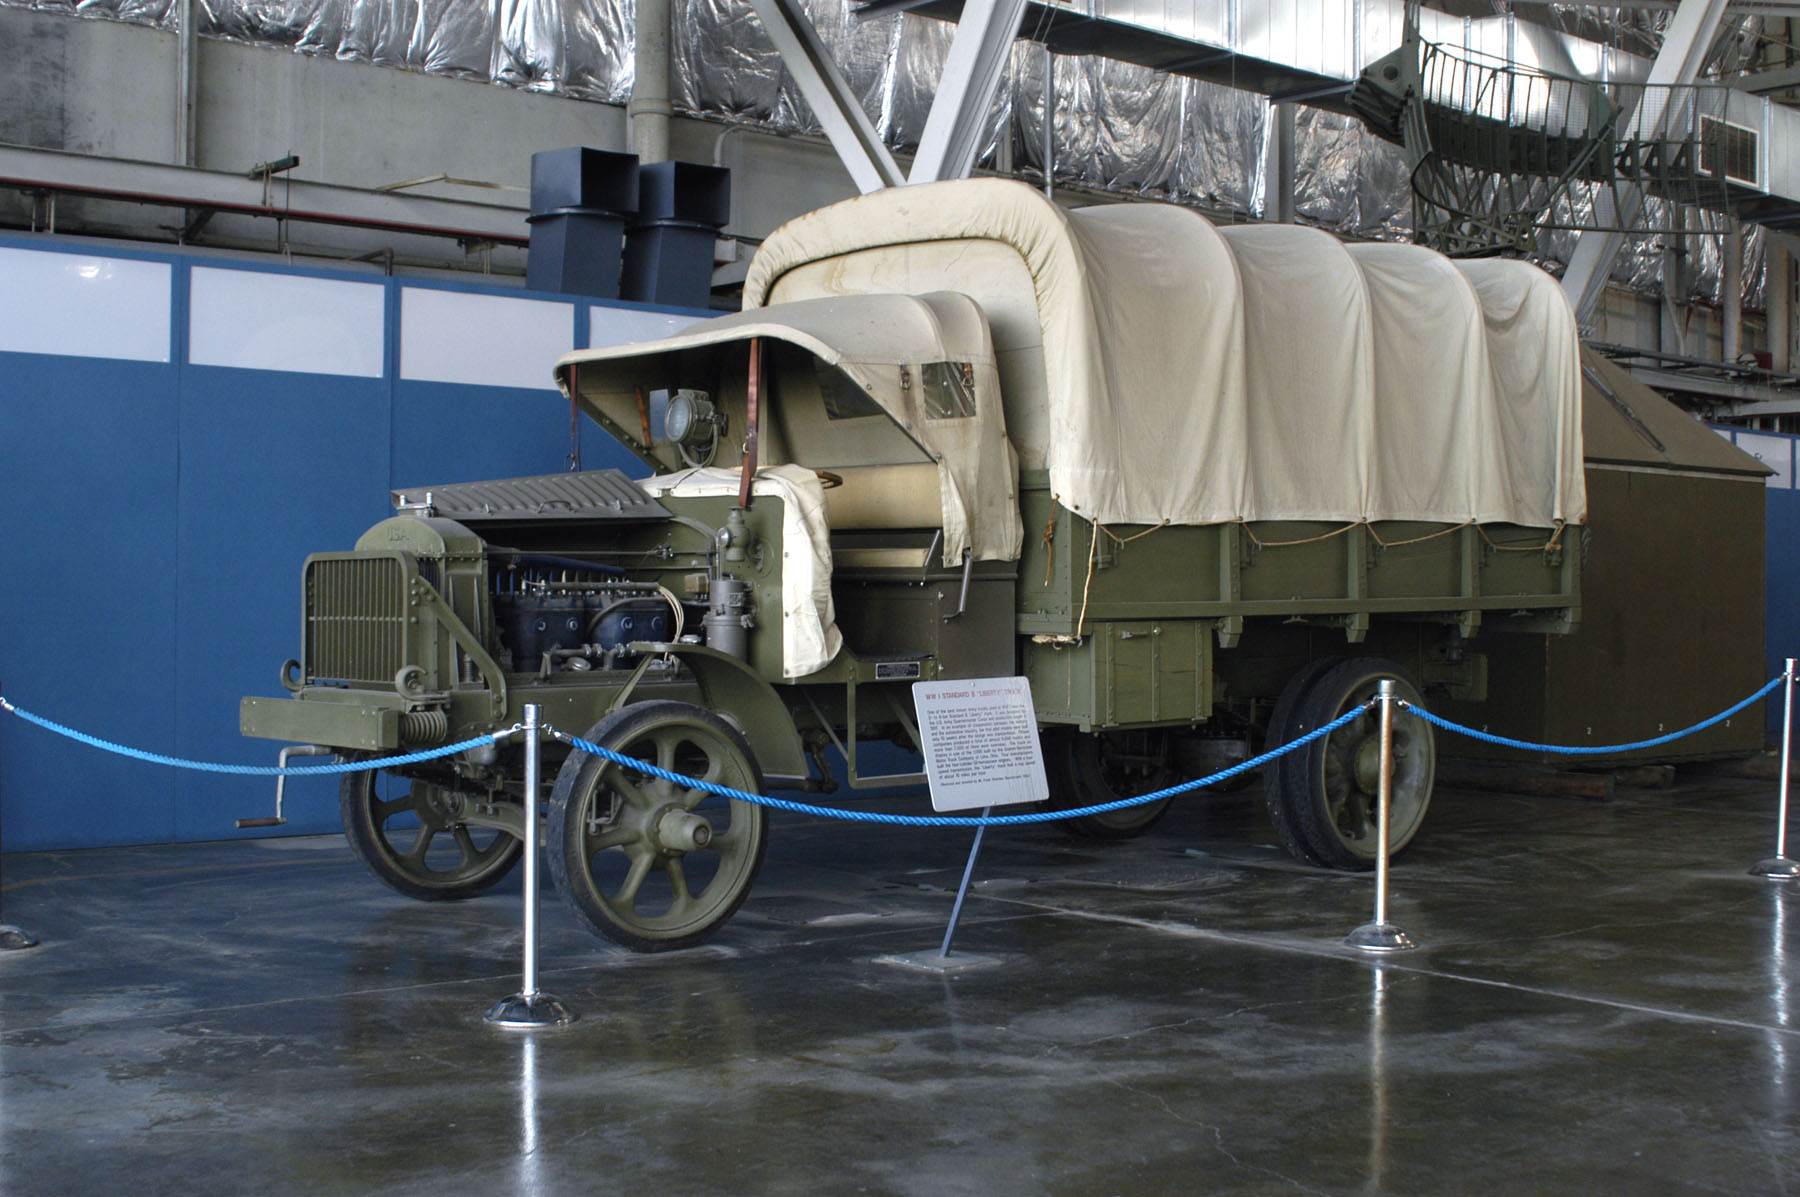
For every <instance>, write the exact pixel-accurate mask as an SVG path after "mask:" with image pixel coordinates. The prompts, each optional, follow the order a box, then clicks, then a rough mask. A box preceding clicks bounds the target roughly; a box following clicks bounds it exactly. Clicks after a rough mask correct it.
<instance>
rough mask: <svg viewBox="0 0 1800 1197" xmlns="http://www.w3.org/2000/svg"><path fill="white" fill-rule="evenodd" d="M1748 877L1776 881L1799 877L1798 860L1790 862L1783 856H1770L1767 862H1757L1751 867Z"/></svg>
mask: <svg viewBox="0 0 1800 1197" xmlns="http://www.w3.org/2000/svg"><path fill="white" fill-rule="evenodd" d="M1750 875H1751V876H1752V877H1774V878H1777V879H1783V878H1788V877H1800V860H1790V859H1789V858H1788V857H1785V856H1771V857H1769V859H1767V860H1759V861H1757V862H1756V863H1755V864H1754V865H1752V866H1751V868H1750Z"/></svg>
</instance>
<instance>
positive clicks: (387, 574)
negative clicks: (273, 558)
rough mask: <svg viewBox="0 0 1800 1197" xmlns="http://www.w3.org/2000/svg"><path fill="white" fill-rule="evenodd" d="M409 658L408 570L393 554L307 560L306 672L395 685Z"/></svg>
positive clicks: (314, 677) (319, 678)
mask: <svg viewBox="0 0 1800 1197" xmlns="http://www.w3.org/2000/svg"><path fill="white" fill-rule="evenodd" d="M404 664H406V571H405V569H404V568H403V567H402V565H401V563H400V562H399V561H398V560H396V559H394V558H392V557H353V558H338V559H332V558H327V559H325V560H314V561H309V562H308V563H307V566H306V677H307V680H308V681H313V682H350V683H367V684H371V685H380V686H386V685H391V684H392V683H393V680H394V675H395V674H396V673H398V672H399V671H400V667H401V666H402V665H404Z"/></svg>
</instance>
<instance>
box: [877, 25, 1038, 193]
mask: <svg viewBox="0 0 1800 1197" xmlns="http://www.w3.org/2000/svg"><path fill="white" fill-rule="evenodd" d="M1024 15H1025V0H965V3H964V4H963V10H962V19H961V20H959V21H958V22H957V24H956V37H955V39H954V40H952V41H951V43H950V54H949V56H948V57H947V58H945V60H944V73H943V76H942V78H941V79H940V80H939V81H938V89H937V95H935V96H933V97H932V100H931V114H930V115H929V116H928V117H926V118H925V131H924V132H923V133H921V134H920V135H919V152H918V154H917V155H916V156H915V157H914V158H913V168H912V174H910V175H909V176H907V180H906V181H907V182H909V183H933V182H936V181H937V180H939V179H962V178H967V177H968V174H969V172H970V171H971V170H973V169H974V167H975V156H976V154H978V153H980V152H981V137H982V134H983V133H984V132H985V131H986V125H987V114H988V109H989V108H990V107H992V106H993V103H994V94H995V92H996V91H998V90H999V87H1000V78H1001V76H1002V75H1004V74H1005V73H1006V63H1007V60H1008V59H1009V58H1010V57H1011V54H1012V44H1013V39H1014V38H1015V37H1017V36H1018V33H1019V21H1020V19H1021V18H1022V17H1023V16H1024Z"/></svg>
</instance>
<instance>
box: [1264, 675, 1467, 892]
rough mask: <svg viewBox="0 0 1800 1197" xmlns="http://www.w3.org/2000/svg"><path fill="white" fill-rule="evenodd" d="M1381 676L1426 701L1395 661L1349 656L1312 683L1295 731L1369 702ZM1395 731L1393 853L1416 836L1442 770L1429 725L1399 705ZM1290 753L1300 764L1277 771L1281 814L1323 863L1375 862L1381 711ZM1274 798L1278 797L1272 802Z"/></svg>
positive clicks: (1363, 865)
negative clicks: (1350, 657) (1407, 713)
mask: <svg viewBox="0 0 1800 1197" xmlns="http://www.w3.org/2000/svg"><path fill="white" fill-rule="evenodd" d="M1383 678H1391V679H1393V681H1394V693H1395V695H1396V697H1398V698H1400V699H1402V700H1405V701H1410V702H1415V703H1417V702H1421V701H1422V700H1421V698H1420V696H1419V688H1418V686H1417V685H1416V684H1415V683H1414V682H1413V681H1412V679H1411V678H1409V677H1408V676H1407V675H1406V673H1405V672H1404V671H1403V670H1402V669H1401V668H1400V667H1399V666H1398V665H1396V664H1394V663H1393V662H1392V661H1387V660H1383V659H1381V658H1379V657H1364V658H1360V659H1354V660H1349V661H1344V662H1341V663H1339V664H1337V665H1335V666H1333V667H1332V668H1330V669H1328V670H1326V671H1325V672H1324V673H1323V674H1321V675H1320V676H1319V677H1318V678H1317V679H1315V680H1314V681H1313V682H1312V683H1311V685H1309V686H1308V687H1307V689H1306V692H1305V693H1304V695H1303V696H1302V697H1301V700H1300V704H1299V707H1298V709H1297V711H1296V713H1295V716H1294V718H1293V720H1292V723H1291V728H1290V735H1289V738H1290V739H1291V738H1293V737H1296V736H1302V735H1305V734H1306V733H1307V732H1309V731H1311V730H1313V729H1315V728H1318V727H1322V726H1324V725H1325V724H1327V723H1330V722H1331V721H1332V720H1334V719H1336V718H1337V717H1338V716H1340V715H1342V714H1344V713H1345V712H1347V711H1349V710H1351V709H1353V708H1355V707H1358V706H1361V705H1362V704H1364V703H1366V702H1368V701H1370V700H1371V699H1373V698H1374V697H1375V695H1376V689H1377V686H1378V685H1379V684H1380V682H1381V680H1382V679H1383ZM1393 736H1394V765H1393V770H1394V772H1393V791H1392V797H1391V802H1390V807H1389V820H1390V822H1391V824H1392V826H1391V828H1390V832H1389V837H1388V841H1389V845H1390V853H1397V852H1399V851H1400V850H1401V849H1402V848H1404V847H1405V846H1406V845H1407V844H1408V843H1409V842H1411V840H1412V837H1413V835H1414V834H1415V833H1416V832H1417V831H1418V830H1419V825H1420V824H1421V823H1422V822H1423V821H1424V819H1425V809H1426V807H1427V806H1428V805H1429V804H1430V802H1431V787H1432V781H1433V778H1434V777H1435V775H1436V770H1437V747H1436V741H1435V739H1434V738H1433V736H1432V729H1431V725H1430V724H1428V723H1426V722H1424V721H1423V720H1421V719H1418V718H1415V717H1410V716H1407V715H1405V714H1403V713H1401V712H1398V711H1396V712H1395V717H1394V731H1393ZM1284 759H1292V760H1293V761H1294V766H1293V767H1292V768H1291V769H1288V770H1281V771H1279V773H1278V775H1279V777H1280V778H1281V780H1282V789H1281V795H1280V802H1279V804H1278V805H1279V806H1280V811H1279V813H1278V815H1277V817H1278V818H1279V819H1280V820H1282V821H1283V822H1285V823H1286V825H1287V827H1288V828H1289V829H1290V830H1291V831H1292V832H1293V833H1294V834H1295V835H1296V837H1297V838H1298V839H1299V840H1300V841H1301V843H1302V844H1304V846H1305V847H1306V848H1308V849H1309V850H1310V853H1311V854H1312V855H1313V856H1314V857H1315V858H1316V859H1317V860H1318V861H1319V862H1320V863H1322V864H1325V865H1328V866H1330V867H1332V868H1337V869H1370V868H1374V867H1375V857H1376V853H1377V851H1378V849H1379V846H1380V838H1379V836H1378V834H1377V801H1378V796H1379V787H1380V784H1381V775H1380V774H1381V770H1380V762H1381V713H1380V712H1379V711H1378V710H1376V709H1374V708H1370V709H1369V710H1366V711H1364V712H1363V713H1362V714H1361V715H1359V716H1358V717H1357V718H1356V719H1354V720H1352V721H1351V722H1350V723H1348V724H1346V725H1344V726H1343V727H1340V728H1338V729H1337V730H1336V731H1334V732H1332V733H1331V734H1330V735H1329V736H1326V737H1324V738H1323V739H1319V740H1314V741H1313V742H1312V743H1311V744H1308V745H1307V746H1306V747H1305V748H1302V749H1300V750H1298V751H1297V752H1295V753H1293V754H1292V756H1291V757H1290V758H1284ZM1271 797H1272V799H1273V796H1271ZM1275 805H1277V804H1276V803H1275V802H1273V800H1272V802H1271V806H1272V807H1273V806H1275ZM1271 813H1276V812H1274V811H1273V810H1272V812H1271Z"/></svg>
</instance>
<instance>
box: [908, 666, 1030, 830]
mask: <svg viewBox="0 0 1800 1197" xmlns="http://www.w3.org/2000/svg"><path fill="white" fill-rule="evenodd" d="M913 709H914V710H915V711H917V712H918V716H919V738H920V739H921V740H923V741H924V748H925V776H926V778H927V779H928V780H929V781H930V782H931V808H932V809H933V810H937V811H952V810H980V809H982V808H983V807H988V806H1009V805H1012V804H1014V803H1018V802H1042V801H1043V800H1044V799H1046V798H1048V797H1049V796H1050V783H1049V782H1048V781H1047V780H1045V777H1044V752H1043V749H1042V747H1041V746H1040V745H1039V744H1038V729H1037V713H1036V708H1034V707H1033V706H1032V705H1031V683H1030V682H1029V681H1027V680H1026V679H1025V678H1022V677H988V678H963V679H961V680H959V681H954V682H914V683H913Z"/></svg>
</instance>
